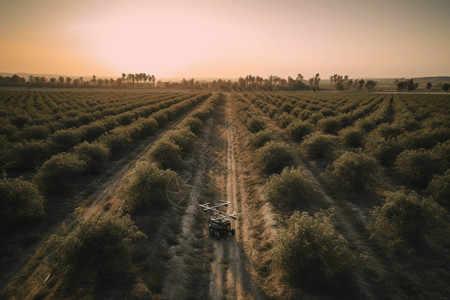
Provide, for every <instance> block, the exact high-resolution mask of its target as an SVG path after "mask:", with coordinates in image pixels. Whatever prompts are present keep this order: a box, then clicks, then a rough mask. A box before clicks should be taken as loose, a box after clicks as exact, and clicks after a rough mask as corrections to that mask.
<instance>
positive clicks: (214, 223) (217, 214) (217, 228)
mask: <svg viewBox="0 0 450 300" xmlns="http://www.w3.org/2000/svg"><path fill="white" fill-rule="evenodd" d="M230 203H231V202H229V201H225V200H220V202H219V203H216V204H214V205H213V206H209V203H205V204H199V206H200V207H201V208H202V209H203V211H204V212H207V211H211V212H213V213H214V215H213V216H212V217H211V218H210V219H209V234H210V236H211V237H213V238H216V239H217V240H219V239H220V238H221V237H225V236H228V235H229V234H231V235H233V236H234V235H235V234H236V231H235V230H234V229H232V228H231V222H230V220H228V219H229V218H232V219H233V220H236V218H237V216H238V215H242V213H236V212H233V214H231V215H229V214H227V213H224V212H222V211H220V210H218V209H217V208H219V207H222V206H225V207H227V206H228V204H230Z"/></svg>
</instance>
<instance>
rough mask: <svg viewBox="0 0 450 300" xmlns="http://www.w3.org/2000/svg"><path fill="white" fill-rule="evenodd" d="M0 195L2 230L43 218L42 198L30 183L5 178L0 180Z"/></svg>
mask: <svg viewBox="0 0 450 300" xmlns="http://www.w3.org/2000/svg"><path fill="white" fill-rule="evenodd" d="M0 195H1V198H0V225H2V229H3V228H5V229H6V227H8V226H11V225H21V224H23V223H27V222H30V221H34V220H37V219H39V218H41V217H43V216H44V197H42V195H41V194H40V193H39V190H38V188H37V187H36V186H35V185H34V184H32V183H31V182H28V181H25V180H23V179H22V178H16V179H8V178H6V177H5V178H3V179H0ZM4 226H5V227H4ZM0 231H2V230H0Z"/></svg>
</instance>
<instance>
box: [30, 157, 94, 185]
mask: <svg viewBox="0 0 450 300" xmlns="http://www.w3.org/2000/svg"><path fill="white" fill-rule="evenodd" d="M85 170H86V162H85V161H83V160H81V159H80V158H79V156H78V155H77V154H75V153H66V152H63V153H59V154H57V155H54V156H52V157H51V158H50V159H49V160H47V161H46V162H45V163H44V164H43V165H42V166H41V167H40V168H39V169H38V170H37V172H36V174H35V175H34V177H33V182H34V183H35V184H36V185H37V186H38V187H39V189H40V190H41V191H42V192H44V193H53V192H56V193H65V192H69V191H70V190H71V189H72V188H73V184H74V180H75V179H77V178H79V177H80V176H81V174H83V173H84V172H85Z"/></svg>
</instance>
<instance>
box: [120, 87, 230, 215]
mask: <svg viewBox="0 0 450 300" xmlns="http://www.w3.org/2000/svg"><path fill="white" fill-rule="evenodd" d="M221 100H222V95H221V94H218V95H215V96H212V97H210V98H209V100H208V101H207V102H206V103H204V104H203V105H202V106H201V107H200V108H198V109H197V110H195V111H193V112H192V113H191V114H190V115H189V116H188V117H187V118H186V119H185V120H184V121H183V122H182V123H181V124H180V125H179V128H178V129H174V130H171V131H169V132H167V133H166V134H165V135H164V136H163V137H161V139H160V140H158V141H156V142H155V144H153V146H152V147H151V148H150V150H149V151H148V153H147V158H148V159H149V161H145V162H140V163H138V164H136V167H135V168H134V169H133V171H132V172H131V173H130V174H129V175H128V177H127V179H126V182H125V183H124V184H123V185H122V187H121V189H120V197H121V198H122V199H123V200H124V205H123V209H124V211H125V212H127V213H131V214H136V213H138V212H139V211H146V210H150V209H153V208H156V209H165V208H167V207H168V206H169V202H168V201H169V199H168V194H167V192H168V190H177V189H179V188H183V187H180V186H178V181H177V179H176V177H177V173H176V172H175V171H174V170H181V169H182V168H184V166H185V165H184V162H183V159H182V158H183V156H184V155H186V154H187V153H188V152H189V151H191V150H192V147H193V144H194V142H195V139H196V138H197V136H196V134H195V133H197V134H198V133H200V129H201V127H202V126H203V125H204V122H205V121H206V120H207V118H208V117H210V116H211V115H212V114H213V113H214V111H215V107H216V106H217V105H218V104H219V103H220V102H221Z"/></svg>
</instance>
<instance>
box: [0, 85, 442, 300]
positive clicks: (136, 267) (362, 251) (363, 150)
mask: <svg viewBox="0 0 450 300" xmlns="http://www.w3.org/2000/svg"><path fill="white" fill-rule="evenodd" d="M0 116H1V119H0V167H1V169H2V172H3V175H2V178H1V181H0V194H1V196H0V197H1V201H0V225H1V229H0V234H1V241H0V289H1V294H0V297H1V298H5V299H61V298H69V299H79V298H85V299H105V298H114V299H124V298H129V299H162V298H167V299H189V298H190V299H223V298H226V299H279V298H292V299H297V298H324V299H328V298H330V299H334V298H339V299H341V298H342V299H350V298H359V299H381V298H388V299H390V298H395V299H403V298H405V299H407V298H425V299H444V298H449V297H450V287H449V285H448V283H449V282H450V239H449V236H450V227H449V225H450V223H449V222H450V218H449V210H450V96H449V95H445V94H419V93H410V94H406V93H405V94H376V93H337V92H330V93H327V92H318V93H312V92H272V93H270V92H266V93H257V92H241V93H239V92H233V93H218V92H203V91H202V92H169V91H158V92H156V91H152V90H140V91H137V90H128V91H126V90H122V91H121V90H118V91H113V90H111V91H84V90H82V89H80V90H76V91H75V90H74V91H70V90H64V89H61V90H54V91H52V90H49V89H42V90H38V89H36V90H20V89H17V90H7V89H4V90H0ZM219 200H227V201H231V202H232V204H231V205H229V206H228V207H227V213H229V214H231V213H233V211H236V212H242V215H240V216H239V217H238V218H237V220H235V221H233V220H232V225H233V228H235V229H236V236H234V237H231V236H230V237H229V238H224V239H219V240H214V239H212V238H211V237H210V236H209V233H208V225H207V224H208V218H209V216H208V214H205V213H204V212H203V211H202V210H200V209H198V204H201V203H211V204H212V203H216V202H219Z"/></svg>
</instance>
